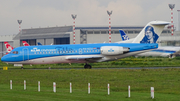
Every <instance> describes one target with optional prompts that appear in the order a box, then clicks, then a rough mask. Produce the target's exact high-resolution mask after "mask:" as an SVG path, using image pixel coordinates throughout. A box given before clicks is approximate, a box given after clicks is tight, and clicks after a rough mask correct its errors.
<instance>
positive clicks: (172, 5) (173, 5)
mask: <svg viewBox="0 0 180 101" xmlns="http://www.w3.org/2000/svg"><path fill="white" fill-rule="evenodd" d="M174 7H175V4H169V8H170V9H171V35H173V34H174V24H173V8H174Z"/></svg>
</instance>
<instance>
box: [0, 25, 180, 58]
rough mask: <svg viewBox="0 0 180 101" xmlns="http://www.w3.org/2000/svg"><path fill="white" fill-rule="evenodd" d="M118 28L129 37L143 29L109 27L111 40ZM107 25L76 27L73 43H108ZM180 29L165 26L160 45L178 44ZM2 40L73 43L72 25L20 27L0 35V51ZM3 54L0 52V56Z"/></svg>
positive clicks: (114, 39)
mask: <svg viewBox="0 0 180 101" xmlns="http://www.w3.org/2000/svg"><path fill="white" fill-rule="evenodd" d="M119 29H122V30H124V31H125V33H126V34H127V35H128V36H129V38H134V37H136V36H137V34H139V32H140V31H141V30H142V29H143V26H118V27H111V41H112V42H117V41H121V37H120V34H119ZM108 31H109V27H103V26H100V27H76V28H75V34H76V35H75V43H76V44H86V43H108V42H109V39H108V38H109V32H108ZM179 39H180V31H179V32H178V31H175V32H174V35H173V36H172V35H171V32H170V29H168V28H165V29H164V30H163V32H162V34H161V36H160V38H159V40H158V43H159V45H160V46H180V41H179ZM4 41H7V42H9V43H10V45H12V46H13V47H19V46H22V45H23V44H22V41H27V42H28V43H29V44H30V45H37V42H40V43H42V44H43V45H50V44H55V45H56V44H73V26H61V27H57V26H56V27H47V28H30V29H22V30H21V31H20V32H19V33H18V34H16V35H1V36H0V51H1V52H2V51H6V48H5V46H4V43H3V42H4ZM3 55H4V54H3V53H1V54H0V57H2V56H3Z"/></svg>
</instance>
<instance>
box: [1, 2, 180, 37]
mask: <svg viewBox="0 0 180 101" xmlns="http://www.w3.org/2000/svg"><path fill="white" fill-rule="evenodd" d="M168 4H175V8H174V9H173V14H174V15H173V16H174V24H175V27H177V25H178V12H177V10H180V0H0V35H12V34H18V32H19V24H18V22H17V20H22V24H21V28H22V29H29V28H46V27H55V26H70V25H73V19H72V17H71V14H76V15H77V18H76V20H75V22H76V26H82V27H83V26H109V16H108V14H107V10H109V11H113V12H112V15H111V25H112V26H145V25H146V24H147V23H148V22H150V21H154V20H161V21H169V22H170V21H171V10H170V8H169V6H168Z"/></svg>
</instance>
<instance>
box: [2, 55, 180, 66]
mask: <svg viewBox="0 0 180 101" xmlns="http://www.w3.org/2000/svg"><path fill="white" fill-rule="evenodd" d="M179 60H180V57H176V58H173V59H170V58H163V57H138V58H136V57H127V58H123V59H119V60H115V61H108V62H100V63H90V64H91V65H92V67H93V68H126V67H133V68H134V67H179V66H180V62H179ZM4 66H7V67H8V68H9V69H19V68H20V67H14V66H13V65H12V64H8V65H7V64H6V63H3V62H1V61H0V69H2V68H3V67H4ZM49 67H51V68H71V69H72V68H83V67H84V64H83V63H72V64H71V65H70V64H68V63H62V64H42V65H32V66H30V65H24V68H30V69H32V68H49Z"/></svg>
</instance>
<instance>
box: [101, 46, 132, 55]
mask: <svg viewBox="0 0 180 101" xmlns="http://www.w3.org/2000/svg"><path fill="white" fill-rule="evenodd" d="M127 52H129V48H126V47H119V46H102V47H101V54H102V55H119V54H123V53H127Z"/></svg>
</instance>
